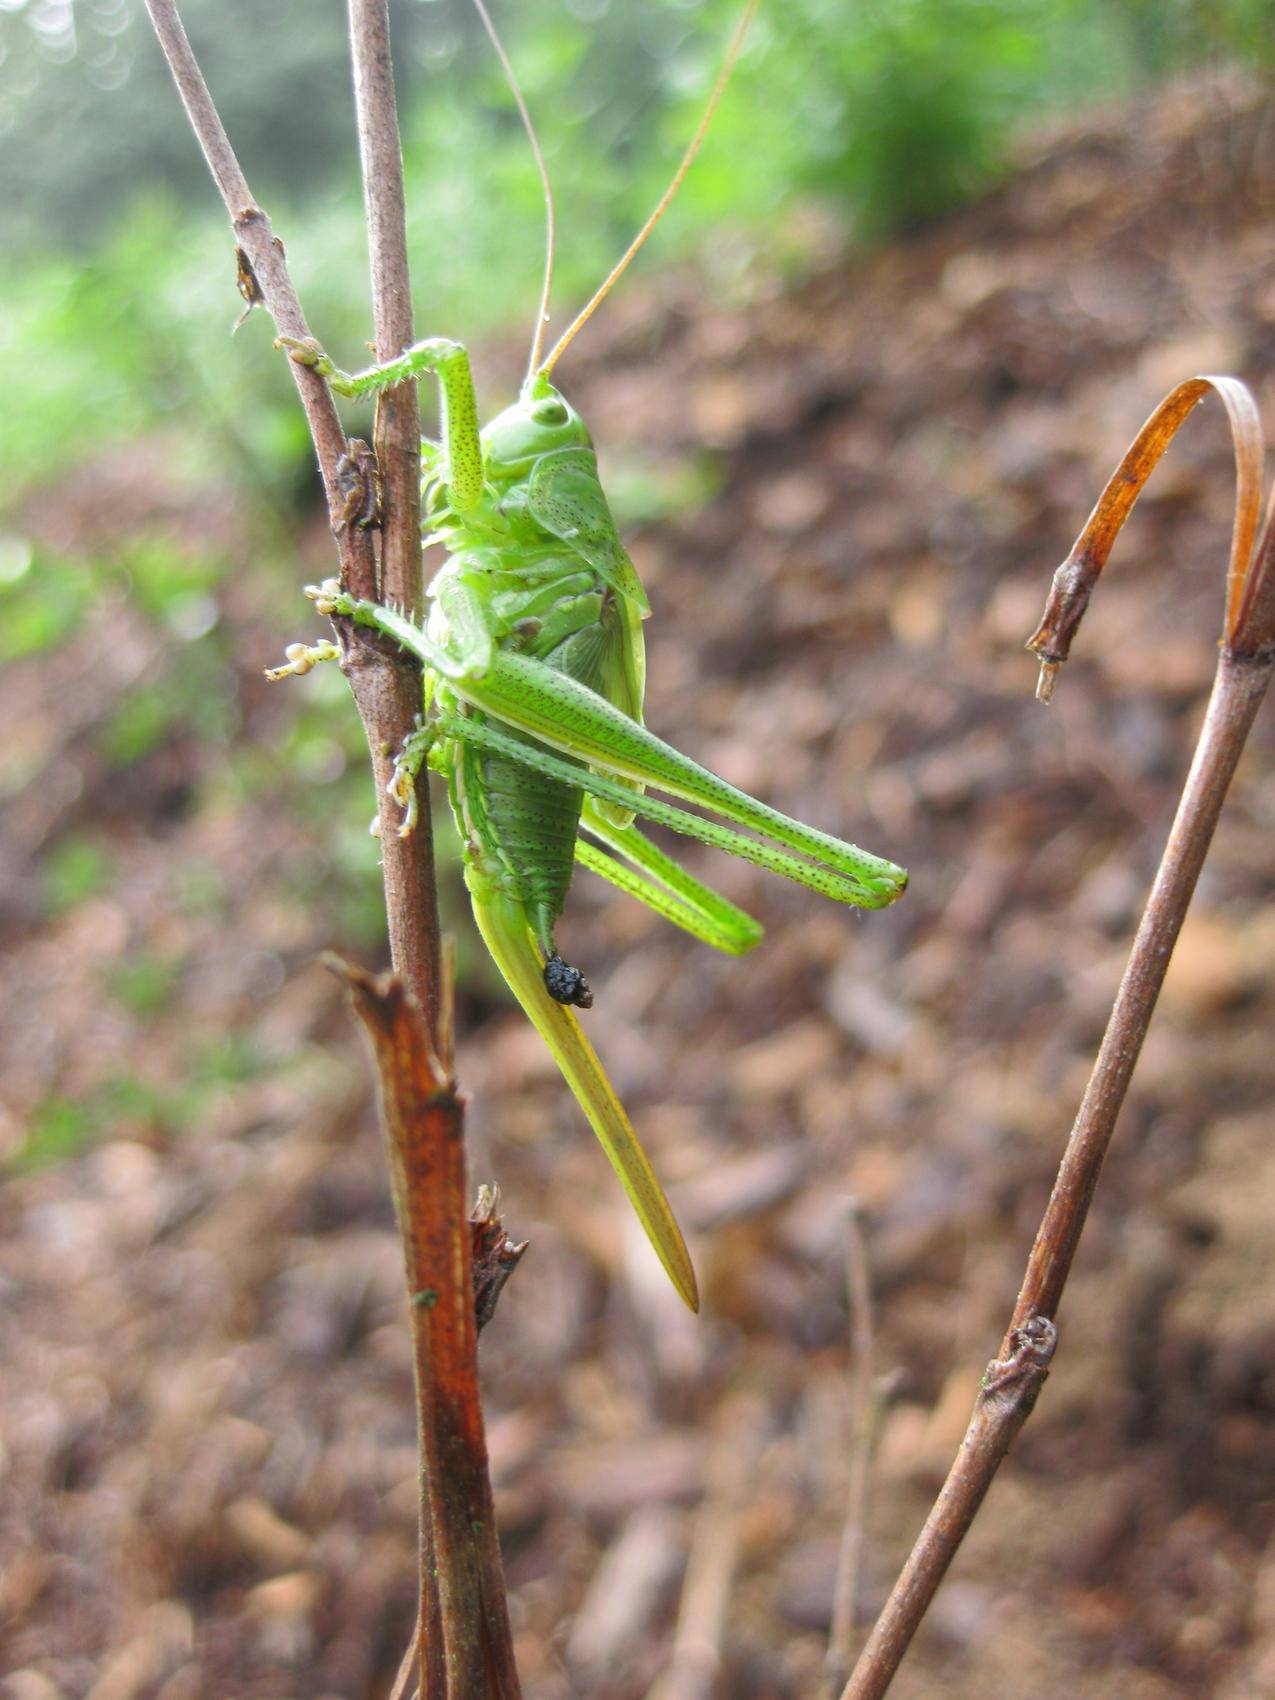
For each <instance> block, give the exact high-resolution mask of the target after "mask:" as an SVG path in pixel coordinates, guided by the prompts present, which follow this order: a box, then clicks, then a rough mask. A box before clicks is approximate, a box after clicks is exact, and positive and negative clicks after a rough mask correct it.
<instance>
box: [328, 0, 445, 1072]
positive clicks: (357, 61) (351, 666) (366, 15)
mask: <svg viewBox="0 0 1275 1700" xmlns="http://www.w3.org/2000/svg"><path fill="white" fill-rule="evenodd" d="M350 52H351V59H352V63H353V68H354V96H355V108H356V114H357V120H358V132H359V152H360V156H361V158H362V162H363V201H364V206H365V209H366V214H367V228H368V248H369V256H370V265H371V279H372V319H373V324H374V326H375V330H376V356H377V359H378V360H386V359H389V358H390V357H391V356H392V355H396V354H401V353H402V352H403V350H404V349H406V348H409V347H410V346H411V343H412V337H413V331H412V292H411V284H410V281H409V277H408V270H407V228H406V220H405V212H404V203H403V161H402V153H401V149H400V146H399V136H398V111H397V107H396V105H395V99H394V71H393V66H392V64H391V60H390V28H389V13H388V7H387V6H386V4H385V0H350ZM375 438H376V459H377V468H378V472H379V475H380V484H381V497H382V504H383V514H382V531H381V583H380V597H381V599H382V600H383V601H386V602H392V603H394V604H396V605H397V606H399V607H402V608H409V609H419V608H420V606H421V600H422V598H421V527H420V477H421V474H420V452H421V429H420V414H419V408H418V405H417V390H416V384H415V383H406V384H399V385H397V386H396V387H395V388H394V389H390V390H386V391H384V392H383V393H382V395H381V397H380V400H379V403H378V406H377V411H376V432H375ZM346 671H347V673H348V675H349V679H350V685H351V688H352V689H353V691H354V696H355V700H356V702H357V703H358V706H359V713H360V715H361V716H362V718H363V724H364V727H365V729H366V731H367V738H368V748H369V750H370V752H371V756H372V766H373V770H374V772H375V775H376V794H377V798H378V800H379V803H380V819H381V847H382V862H383V867H384V876H385V899H386V912H387V915H388V917H389V926H390V955H391V960H392V961H393V963H394V967H395V969H396V970H397V972H398V973H399V974H401V975H402V977H403V980H404V982H405V983H406V985H407V988H408V990H409V991H410V992H411V993H412V995H413V996H414V997H415V998H416V999H417V1000H418V1001H419V1003H420V1005H421V1008H422V1009H423V1010H424V1011H425V1015H426V1021H427V1025H428V1027H429V1031H430V1034H431V1037H432V1039H433V1042H434V1046H435V1049H440V1048H441V1039H440V1021H439V1016H440V1009H441V986H442V949H441V944H440V939H439V929H438V898H437V892H436V888H435V881H434V840H433V834H432V832H431V831H430V820H429V795H428V787H427V786H425V785H422V786H421V787H420V795H419V799H418V800H419V804H420V810H421V818H420V822H419V824H418V826H417V829H416V831H415V832H414V833H412V834H411V836H410V837H408V838H400V837H399V835H398V826H399V814H398V810H397V807H396V805H395V804H393V803H392V802H391V801H390V799H389V798H388V796H387V795H386V785H387V783H388V780H389V777H390V771H391V769H392V766H393V760H394V756H395V754H396V752H397V751H398V749H399V748H400V747H401V745H402V743H403V740H404V739H405V738H406V737H407V735H408V733H409V732H411V730H412V728H413V726H414V725H415V723H416V716H417V715H418V714H419V713H420V709H421V678H420V669H419V667H418V666H417V665H416V663H415V661H414V660H412V658H411V657H410V656H407V655H404V654H403V653H402V652H401V651H399V650H398V649H397V648H396V647H395V646H393V645H387V644H385V643H382V642H379V641H377V640H376V639H375V638H372V637H371V636H370V634H366V633H364V632H362V631H360V632H359V633H358V634H357V635H356V634H351V637H350V650H349V656H348V660H347V664H346Z"/></svg>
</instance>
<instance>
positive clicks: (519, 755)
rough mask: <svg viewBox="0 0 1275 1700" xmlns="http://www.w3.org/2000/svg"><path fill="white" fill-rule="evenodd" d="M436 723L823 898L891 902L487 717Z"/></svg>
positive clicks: (876, 904)
mask: <svg viewBox="0 0 1275 1700" xmlns="http://www.w3.org/2000/svg"><path fill="white" fill-rule="evenodd" d="M439 727H440V730H442V731H443V732H444V733H445V734H446V735H447V736H448V737H449V738H458V739H461V740H463V741H466V742H468V743H472V744H477V745H478V746H479V747H480V748H482V749H486V750H491V751H493V752H494V753H497V754H499V755H504V756H508V757H509V758H510V759H511V760H513V761H519V762H521V763H522V764H523V766H524V767H530V768H532V769H533V770H534V771H535V772H537V773H543V774H544V775H545V777H546V778H548V779H557V780H559V781H560V782H562V783H564V784H570V785H577V786H579V787H580V789H581V790H583V791H585V792H587V793H588V794H589V795H590V796H592V797H601V798H604V799H605V800H606V801H607V802H612V803H618V804H621V805H622V806H623V807H625V808H627V809H630V810H631V811H632V812H633V813H635V814H639V815H643V816H645V818H646V819H647V820H653V821H657V822H658V823H659V824H660V825H661V826H667V827H671V828H672V830H673V831H674V832H680V833H681V834H682V835H683V836H684V837H687V838H698V839H699V840H700V842H701V843H704V844H711V845H712V846H713V847H714V848H715V849H717V850H725V851H727V852H728V853H729V854H730V855H732V856H739V857H741V858H742V859H743V860H744V861H746V862H753V863H755V864H756V866H757V867H759V868H766V869H767V870H768V871H769V872H770V873H774V874H781V875H783V877H784V878H785V879H790V880H793V881H795V883H796V884H798V885H804V886H806V887H807V888H808V889H809V890H811V891H817V892H819V893H820V894H821V895H822V896H824V897H831V898H832V899H833V900H834V901H835V902H838V903H850V904H853V905H855V906H856V907H858V908H881V907H883V906H884V905H885V904H886V903H889V902H891V901H893V898H892V897H873V896H872V895H865V893H864V891H863V889H862V888H861V886H860V885H859V884H858V883H857V882H856V881H853V880H850V879H848V878H847V877H846V876H845V875H843V874H841V873H839V872H838V871H837V870H836V869H833V868H828V867H822V866H820V865H819V864H817V863H814V862H804V861H802V860H801V858H800V857H799V856H793V855H791V854H790V853H789V852H788V851H786V850H778V849H776V848H775V847H774V846H773V845H771V844H767V843H765V842H763V841H760V840H758V839H756V838H746V837H745V836H744V835H743V833H741V832H736V831H734V829H733V828H731V827H728V826H722V825H721V824H720V822H718V821H711V820H704V819H703V818H702V817H701V816H700V815H693V814H690V813H688V812H687V810H685V809H679V808H675V807H674V806H673V804H671V803H664V802H661V801H660V799H659V798H658V797H652V796H649V795H647V794H643V795H641V796H635V795H634V793H633V792H632V791H630V790H627V789H626V788H625V787H624V786H623V785H622V784H620V783H619V782H618V781H617V780H615V779H612V778H610V777H608V776H607V775H606V774H601V773H597V772H594V771H593V770H591V769H585V768H582V767H580V766H579V764H578V763H576V762H573V761H567V760H564V759H563V757H561V756H559V755H556V754H555V753H554V752H553V751H552V750H547V749H544V748H542V747H541V746H540V745H537V744H526V743H522V742H520V741H519V740H518V739H516V738H512V737H510V735H509V733H508V732H504V731H502V730H501V729H500V728H499V727H498V726H494V725H492V724H491V723H490V722H487V721H480V720H474V719H471V718H469V717H468V716H465V715H460V714H444V715H442V716H440V719H439Z"/></svg>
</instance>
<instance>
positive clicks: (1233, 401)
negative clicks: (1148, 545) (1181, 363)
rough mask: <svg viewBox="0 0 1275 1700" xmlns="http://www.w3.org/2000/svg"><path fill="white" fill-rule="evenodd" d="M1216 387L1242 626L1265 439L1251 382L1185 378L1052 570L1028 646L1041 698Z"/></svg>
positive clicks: (1234, 591) (1230, 615)
mask: <svg viewBox="0 0 1275 1700" xmlns="http://www.w3.org/2000/svg"><path fill="white" fill-rule="evenodd" d="M1210 390H1212V391H1213V392H1214V393H1215V394H1216V395H1217V396H1218V397H1219V398H1220V400H1221V402H1222V405H1223V406H1224V407H1225V408H1226V415H1227V419H1228V420H1229V421H1230V426H1231V438H1232V441H1233V443H1234V445H1235V522H1234V525H1233V526H1232V528H1231V554H1230V560H1229V563H1228V565H1227V573H1226V621H1225V627H1224V633H1225V637H1226V638H1227V639H1229V638H1231V637H1232V636H1233V634H1234V632H1235V630H1236V628H1237V626H1238V624H1239V619H1240V612H1241V608H1242V605H1243V602H1244V591H1245V587H1246V584H1247V582H1248V578H1249V568H1250V565H1251V562H1252V558H1253V542H1254V539H1255V538H1256V536H1257V527H1258V522H1259V520H1260V517H1261V507H1262V464H1263V462H1264V460H1265V458H1266V443H1265V439H1264V437H1263V435H1262V422H1261V420H1260V419H1259V417H1258V413H1257V404H1256V402H1255V401H1254V400H1253V395H1252V392H1251V391H1250V390H1249V388H1248V386H1247V385H1245V384H1242V383H1241V382H1240V381H1239V379H1238V378H1221V377H1201V378H1188V379H1187V380H1186V381H1185V383H1181V384H1179V385H1178V386H1177V387H1176V389H1173V390H1170V392H1169V394H1168V395H1167V396H1166V397H1165V398H1164V400H1163V401H1162V402H1161V403H1160V405H1159V406H1158V407H1157V408H1156V410H1155V412H1154V413H1153V414H1152V415H1151V417H1150V418H1149V419H1148V420H1147V422H1146V424H1145V425H1144V426H1143V427H1142V429H1141V430H1140V431H1139V432H1138V434H1137V436H1136V437H1135V438H1134V439H1133V441H1132V443H1130V445H1129V447H1128V449H1127V450H1126V452H1125V456H1124V459H1123V460H1122V461H1121V462H1120V465H1119V466H1118V467H1117V468H1116V470H1115V471H1114V472H1113V473H1112V475H1111V477H1110V479H1109V480H1108V482H1107V487H1106V489H1105V490H1104V491H1103V492H1102V495H1101V496H1099V498H1098V501H1097V503H1096V504H1095V506H1094V510H1093V512H1092V513H1091V514H1090V516H1089V518H1088V519H1087V520H1086V521H1085V526H1084V529H1083V531H1082V532H1081V533H1080V536H1079V537H1078V538H1077V539H1076V541H1075V543H1074V544H1073V545H1072V550H1071V553H1070V554H1069V555H1068V556H1067V559H1066V560H1065V561H1064V562H1063V564H1062V566H1060V567H1059V569H1058V571H1057V572H1056V573H1055V574H1054V582H1053V586H1052V588H1051V590H1050V593H1049V601H1048V602H1047V604H1046V606H1045V613H1044V616H1043V618H1042V619H1041V622H1040V625H1039V626H1038V627H1037V628H1036V630H1035V631H1034V632H1033V633H1032V635H1031V637H1030V638H1029V639H1028V640H1027V647H1028V649H1030V650H1031V651H1032V652H1033V653H1034V654H1035V655H1037V656H1039V657H1040V678H1039V680H1038V681H1037V685H1036V695H1037V697H1038V698H1039V700H1040V701H1041V702H1048V701H1049V700H1050V699H1051V697H1052V696H1053V690H1054V680H1055V678H1056V677H1057V674H1058V669H1059V668H1060V667H1061V666H1062V664H1063V662H1064V661H1065V660H1066V659H1067V656H1068V654H1069V653H1070V650H1071V644H1072V639H1073V638H1074V637H1075V635H1076V632H1077V630H1078V628H1079V626H1080V622H1081V620H1082V619H1083V618H1084V614H1085V609H1086V608H1087V607H1088V606H1089V598H1090V596H1091V594H1092V592H1093V587H1094V585H1095V584H1097V582H1098V577H1099V575H1100V573H1101V572H1102V569H1103V568H1104V567H1105V566H1106V564H1107V557H1108V556H1109V555H1110V554H1111V550H1112V548H1113V546H1114V544H1115V541H1116V538H1117V537H1118V536H1119V535H1120V529H1121V527H1122V526H1123V525H1124V522H1125V521H1126V520H1127V519H1128V517H1129V514H1130V512H1131V511H1132V508H1133V504H1134V503H1135V502H1136V501H1137V499H1138V497H1139V496H1140V495H1141V494H1142V489H1143V486H1144V485H1145V484H1146V482H1147V479H1148V478H1150V476H1151V474H1152V473H1153V472H1154V471H1155V468H1156V466H1157V464H1158V463H1159V460H1160V457H1161V455H1163V453H1164V451H1165V450H1166V449H1167V448H1168V446H1169V444H1170V443H1171V442H1172V441H1173V439H1174V437H1175V436H1177V434H1178V432H1179V430H1181V428H1182V426H1183V424H1184V423H1185V422H1186V419H1187V417H1188V415H1189V414H1191V413H1192V412H1193V411H1194V410H1195V408H1196V407H1198V406H1199V404H1200V403H1201V402H1202V401H1203V400H1204V398H1205V397H1206V396H1207V395H1208V393H1209V391H1210Z"/></svg>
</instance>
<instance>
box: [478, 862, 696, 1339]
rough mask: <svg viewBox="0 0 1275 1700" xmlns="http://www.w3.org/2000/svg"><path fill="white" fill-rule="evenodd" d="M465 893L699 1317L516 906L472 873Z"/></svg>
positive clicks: (633, 1145)
mask: <svg viewBox="0 0 1275 1700" xmlns="http://www.w3.org/2000/svg"><path fill="white" fill-rule="evenodd" d="M469 885H470V895H471V898H472V900H473V906H474V919H475V920H476V921H477V923H478V930H479V932H480V933H481V934H482V936H483V943H484V944H485V945H486V946H487V949H488V950H489V951H490V952H491V956H492V960H493V961H494V962H495V964H496V966H497V968H499V969H500V972H501V973H502V974H503V975H504V977H505V980H506V982H507V983H508V985H509V989H510V991H512V992H513V994H514V996H515V997H516V998H517V999H518V1002H519V1003H520V1004H521V1005H522V1007H523V1010H524V1012H525V1014H526V1016H527V1018H528V1020H529V1021H530V1022H531V1023H532V1025H533V1026H534V1027H535V1029H536V1031H537V1032H538V1033H539V1034H540V1037H541V1038H542V1039H543V1040H544V1042H545V1044H546V1045H547V1046H548V1047H549V1049H550V1051H551V1052H552V1054H553V1058H554V1061H555V1062H556V1063H557V1065H558V1067H559V1068H560V1069H561V1070H562V1076H563V1079H564V1080H565V1081H566V1083H567V1085H568V1086H569V1087H570V1088H571V1090H572V1092H573V1093H574V1094H575V1097H576V1101H577V1102H578V1104H579V1105H580V1108H581V1109H582V1110H583V1111H584V1113H585V1115H586V1117H587V1118H588V1121H589V1125H590V1127H591V1128H592V1129H593V1131H594V1133H595V1134H596V1135H597V1136H598V1141H599V1143H600V1144H601V1146H602V1149H603V1150H604V1151H605V1152H606V1154H607V1157H608V1158H609V1160H610V1163H611V1167H612V1168H613V1169H614V1170H615V1172H616V1174H617V1175H618V1176H619V1178H620V1184H621V1185H622V1186H623V1188H624V1190H625V1192H627V1193H628V1195H629V1200H630V1202H631V1203H632V1205H633V1208H634V1210H636V1212H637V1215H638V1220H639V1221H640V1222H641V1224H642V1226H643V1228H645V1230H646V1235H647V1238H648V1239H649V1240H650V1242H651V1244H652V1246H653V1247H654V1248H655V1254H656V1256H657V1257H658V1258H659V1260H660V1262H661V1263H662V1264H663V1265H664V1268H665V1271H666V1273H667V1274H668V1277H669V1279H670V1280H671V1281H672V1283H673V1285H674V1286H675V1287H676V1288H677V1291H678V1293H679V1294H680V1296H681V1297H682V1299H683V1300H684V1301H685V1302H686V1304H687V1305H689V1306H690V1308H691V1309H692V1310H695V1311H697V1310H698V1309H699V1290H698V1287H697V1285H696V1281H695V1270H694V1269H693V1268H692V1266H691V1259H690V1254H689V1252H688V1251H687V1249H686V1242H685V1240H683V1238H682V1231H681V1229H680V1228H679V1227H678V1225H677V1220H676V1218H675V1217H674V1215H673V1212H672V1209H671V1208H670V1206H669V1202H668V1199H667V1198H665V1196H664V1189H663V1188H662V1187H661V1186H660V1183H659V1181H658V1180H657V1179H656V1176H655V1171H654V1169H652V1167H651V1164H650V1161H649V1159H648V1158H647V1155H646V1152H645V1151H643V1149H642V1147H641V1145H640V1144H639V1142H638V1137H637V1134H636V1133H634V1131H633V1126H632V1124H631V1122H630V1121H629V1118H628V1116H627V1115H626V1114H625V1112H624V1107H623V1105H622V1104H621V1103H620V1100H619V1099H618V1098H617V1097H616V1095H615V1091H614V1089H613V1087H612V1085H611V1082H610V1081H609V1080H608V1079H607V1077H606V1074H605V1072H604V1071H603V1068H602V1064H601V1063H600V1062H599V1060H598V1057H597V1053H596V1052H595V1051H594V1049H593V1046H592V1045H590V1043H589V1041H588V1040H587V1039H586V1038H585V1036H584V1031H583V1029H582V1028H581V1026H580V1023H579V1022H578V1021H577V1020H576V1018H575V1016H574V1014H573V1013H572V1012H571V1010H570V1009H569V1008H567V1007H566V1005H565V1004H560V1003H555V1002H554V1000H553V999H552V998H551V997H550V996H549V993H548V992H547V991H546V989H545V983H544V959H543V958H542V957H541V955H540V953H539V951H538V950H537V949H536V947H535V944H534V941H533V939H532V935H531V930H530V928H529V927H528V925H527V919H526V916H525V914H524V913H523V911H522V908H521V906H520V905H519V904H517V903H515V902H514V901H513V900H512V899H510V898H508V897H505V896H503V895H502V894H501V893H500V892H498V891H496V890H494V889H492V888H491V887H490V886H488V884H487V882H486V881H485V880H482V879H481V878H478V879H475V878H473V877H472V870H471V874H470V877H469Z"/></svg>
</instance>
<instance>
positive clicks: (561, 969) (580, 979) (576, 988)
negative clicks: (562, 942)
mask: <svg viewBox="0 0 1275 1700" xmlns="http://www.w3.org/2000/svg"><path fill="white" fill-rule="evenodd" d="M545 990H546V991H547V992H548V994H549V996H550V997H551V998H552V999H553V1000H554V1002H555V1003H573V1004H575V1006H576V1007H577V1009H592V1008H593V993H592V992H591V991H590V989H589V982H588V981H587V980H586V979H585V977H584V975H583V974H582V973H581V972H580V970H579V969H578V968H573V967H572V966H571V964H570V963H569V962H564V961H563V960H562V958H561V957H560V956H557V955H555V956H551V957H550V958H549V959H548V961H547V962H546V963H545Z"/></svg>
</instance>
